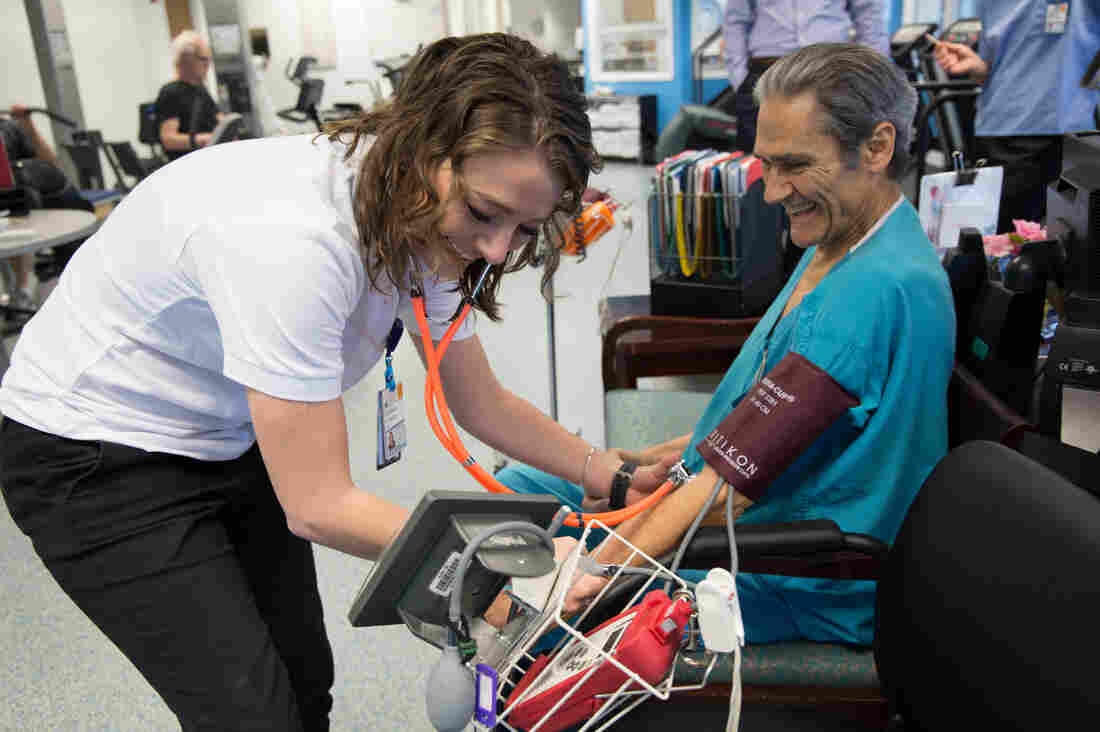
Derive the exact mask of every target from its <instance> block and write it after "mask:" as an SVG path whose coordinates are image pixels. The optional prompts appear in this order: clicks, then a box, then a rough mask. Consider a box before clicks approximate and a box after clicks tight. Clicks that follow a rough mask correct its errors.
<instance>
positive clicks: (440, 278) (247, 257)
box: [0, 34, 660, 730]
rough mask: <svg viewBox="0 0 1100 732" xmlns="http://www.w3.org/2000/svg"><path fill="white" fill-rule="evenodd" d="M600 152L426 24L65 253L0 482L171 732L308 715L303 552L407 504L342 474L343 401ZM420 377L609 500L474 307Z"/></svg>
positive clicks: (496, 264) (568, 93)
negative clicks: (326, 93) (318, 117)
mask: <svg viewBox="0 0 1100 732" xmlns="http://www.w3.org/2000/svg"><path fill="white" fill-rule="evenodd" d="M598 166H599V158H598V156H597V154H596V152H595V150H594V149H593V147H592V142H591V130H590V126H589V123H588V118H587V116H586V114H585V104H584V99H583V97H582V96H581V95H580V94H579V93H578V92H577V91H576V90H575V89H574V88H573V87H572V85H571V82H570V79H569V75H568V72H567V71H566V69H565V67H564V65H562V64H561V63H560V62H559V61H558V60H557V59H556V58H554V57H552V56H547V55H545V54H543V53H541V52H539V51H538V50H536V49H535V48H534V47H533V46H532V45H531V44H529V43H527V42H525V41H521V40H519V39H516V38H514V37H510V36H505V35H500V34H492V35H484V36H471V37H468V38H462V39H457V38H447V39H443V40H441V41H438V42H436V43H434V44H432V45H431V46H429V47H427V48H426V49H424V51H423V52H422V53H421V54H420V55H419V56H418V58H417V59H416V60H415V62H414V64H413V65H412V67H411V69H410V72H409V74H408V76H407V79H406V81H405V83H404V84H403V85H402V87H401V89H399V90H398V93H397V95H396V97H395V98H394V99H393V100H392V101H391V102H390V103H389V104H388V105H387V106H385V107H383V108H381V109H378V110H375V111H372V112H370V113H368V114H366V115H364V116H363V117H362V118H360V119H357V120H354V121H349V122H346V123H344V124H342V125H341V126H339V127H338V128H336V129H335V130H334V131H333V132H332V133H331V134H330V135H329V136H328V137H327V138H326V137H320V136H318V137H311V136H299V137H280V138H270V139H263V140H253V141H247V142H241V143H234V144H228V145H219V146H216V147H213V148H209V149H205V150H200V151H197V152H196V153H194V154H192V155H188V156H185V157H184V158H181V159H180V160H178V161H176V162H174V163H172V164H171V165H168V166H165V167H164V168H162V169H161V170H159V171H157V172H156V173H155V174H154V175H152V176H150V177H149V178H148V179H147V180H146V181H144V182H143V183H142V184H141V185H140V186H138V187H137V188H136V189H135V190H134V191H133V192H132V193H131V194H130V195H129V196H127V197H126V199H125V200H124V201H123V202H122V204H121V205H120V206H119V207H118V209H117V210H116V211H115V212H113V213H112V214H111V216H110V217H109V218H108V219H107V220H106V222H105V223H104V225H103V227H102V228H101V229H100V230H99V232H98V233H97V234H96V235H95V236H94V237H93V238H92V239H90V240H89V241H88V242H87V243H86V244H85V245H84V246H83V247H82V248H81V249H80V251H79V252H78V253H77V255H76V256H75V257H74V258H73V260H72V261H71V263H70V264H69V266H68V268H67V269H66V270H65V273H64V274H63V276H62V278H61V281H60V283H59V285H58V287H57V289H56V290H55V292H54V293H53V295H52V296H51V298H50V299H49V300H48V301H47V302H46V304H45V305H44V307H43V308H42V310H41V311H40V312H39V314H38V315H37V316H36V317H35V318H34V319H32V320H31V322H30V323H29V324H28V325H27V327H26V328H25V329H24V331H23V334H22V337H21V338H20V341H19V343H18V346H17V348H16V350H15V353H14V355H13V358H12V365H11V368H10V369H9V371H8V372H7V374H6V375H5V377H4V381H3V386H2V388H0V409H2V411H3V413H4V415H5V416H4V419H3V424H2V426H0V430H2V432H3V436H2V439H0V444H2V447H0V471H2V474H3V476H4V477H3V491H4V497H5V499H6V502H7V505H8V507H9V510H10V511H11V513H12V516H13V518H14V519H15V521H16V523H17V524H18V525H19V527H20V528H21V529H22V530H23V531H24V532H25V533H26V534H27V535H28V536H29V537H30V538H31V539H32V541H33V542H34V546H35V549H36V551H37V552H38V554H39V556H40V557H41V558H42V559H43V561H44V563H45V565H46V567H47V568H48V569H49V570H50V572H51V573H52V574H53V576H54V577H55V579H56V580H57V581H58V583H59V584H60V585H61V587H62V588H63V589H64V590H65V591H66V592H67V593H68V594H69V596H70V597H72V598H73V600H74V601H75V602H76V604H77V605H78V606H79V607H80V608H81V609H82V610H83V611H84V612H85V613H86V614H87V615H88V616H89V617H90V618H91V619H92V621H93V622H95V623H96V624H97V625H98V627H99V628H100V629H101V630H102V631H103V632H104V633H105V634H106V635H107V636H108V637H109V638H110V639H111V640H112V641H113V642H114V643H115V644H116V645H117V646H118V647H119V648H120V649H121V650H122V651H123V653H125V654H126V655H127V656H128V657H129V658H130V660H131V661H132V662H133V663H134V664H135V665H136V666H137V668H138V669H140V670H141V672H142V673H143V674H144V675H145V677H146V678H147V679H148V680H149V682H150V683H151V684H152V686H153V687H154V688H155V689H156V690H157V691H158V693H160V694H161V696H162V697H163V698H164V700H165V702H166V703H167V704H168V705H169V706H170V707H171V709H172V711H173V712H174V713H175V714H176V715H177V716H178V717H179V719H180V722H181V725H182V727H183V729H185V730H192V729H196V730H197V729H256V730H260V729H262V730H324V729H328V712H329V709H330V707H331V704H332V697H331V694H330V688H331V684H332V676H333V668H332V654H331V650H330V648H329V644H328V640H327V637H326V635H325V630H324V625H323V622H322V613H321V604H320V598H319V596H318V593H317V586H316V576H315V573H314V565H313V555H312V551H311V547H310V542H318V543H322V544H325V545H327V546H330V547H334V548H336V549H339V550H341V551H345V552H348V553H351V554H354V555H357V556H361V557H365V558H368V559H374V558H376V557H377V556H378V555H379V553H380V552H381V551H382V549H384V548H385V546H386V545H387V543H388V542H389V541H390V539H391V538H392V537H393V536H394V535H395V534H396V532H397V531H398V530H399V529H400V527H401V525H402V523H403V522H404V521H405V519H406V516H407V512H406V511H405V510H404V509H403V508H401V507H400V506H397V505H395V504H392V503H389V502H387V501H385V500H383V499H381V498H379V497H377V496H375V495H373V494H371V493H370V492H369V491H366V490H360V489H358V488H357V487H356V486H355V485H354V484H353V483H352V480H351V475H350V469H349V465H348V444H347V431H346V424H345V420H344V412H343V406H342V402H341V394H342V393H343V392H344V391H346V390H347V389H348V388H349V387H351V386H352V385H353V384H355V383H356V382H357V381H359V380H360V379H361V378H362V377H363V375H364V374H365V373H366V372H367V370H368V369H370V368H371V367H372V366H373V365H374V364H375V363H376V362H377V361H378V360H379V358H380V356H381V355H382V353H383V351H384V348H385V343H386V340H387V336H388V335H389V334H390V333H391V330H392V329H393V328H394V324H395V319H396V318H397V316H398V315H403V316H404V319H405V322H406V323H409V324H410V325H411V324H412V323H413V319H412V317H411V316H410V315H409V314H408V312H409V303H410V295H409V293H410V288H412V287H413V286H416V287H418V288H420V289H422V290H423V292H424V299H425V302H426V305H427V310H428V316H429V318H430V319H431V321H432V330H433V336H434V337H435V338H436V339H438V338H439V337H440V336H441V335H442V333H443V330H444V329H445V327H446V325H447V321H448V320H449V319H451V318H452V317H453V316H454V314H455V313H456V311H457V309H458V307H459V305H460V304H461V301H462V298H463V297H466V296H469V295H470V293H471V290H472V287H473V282H474V281H475V279H476V277H477V275H479V274H480V273H481V270H482V268H483V267H484V266H485V263H486V262H487V263H489V264H490V265H492V269H491V273H490V274H489V276H488V278H487V280H486V283H485V285H484V287H483V288H482V289H481V290H480V291H479V292H478V293H477V295H476V298H475V307H476V309H478V310H480V311H481V312H482V313H484V314H485V315H487V316H488V317H490V318H496V317H497V303H496V299H495V298H496V293H497V289H498V286H499V282H500V277H501V276H502V275H503V274H504V273H505V272H506V271H510V270H512V269H515V268H517V267H521V266H523V265H525V264H527V263H528V262H529V261H530V260H531V258H532V256H533V254H534V252H535V246H536V238H537V235H538V234H539V233H540V232H541V233H543V234H544V235H547V236H552V235H553V234H554V231H553V227H552V225H551V222H552V215H553V214H555V213H556V212H566V213H572V212H575V211H577V210H578V206H579V203H580V200H581V194H582V193H583V191H584V189H585V186H586V184H587V180H588V176H589V172H590V171H592V170H594V169H597V168H598ZM552 240H556V239H553V238H552ZM556 263H557V252H556V250H555V251H554V252H552V254H551V256H550V257H549V262H548V263H547V268H546V276H549V274H550V273H551V272H552V271H553V269H554V267H555V266H556ZM456 281H457V283H458V288H457V291H456V287H455V282H456ZM414 340H415V339H414ZM417 347H418V348H420V346H419V344H418V345H417ZM440 371H441V378H442V381H443V386H444V388H445V390H446V394H447V398H448V402H449V404H450V406H451V408H452V410H453V412H454V416H455V418H456V420H457V422H458V423H459V424H460V425H462V426H463V427H464V428H465V429H466V430H467V431H469V432H470V433H471V434H473V435H474V436H475V437H477V438H479V439H480V440H482V441H483V442H485V443H487V444H489V445H492V446H494V447H496V448H497V449H499V450H501V451H502V452H504V453H506V454H508V455H511V456H513V457H515V458H516V459H519V460H522V461H524V462H526V463H529V464H533V465H536V466H538V467H540V468H542V469H544V470H546V471H548V472H550V473H554V474H556V475H560V476H562V477H564V478H566V479H569V480H572V481H574V482H579V481H583V482H585V484H586V485H588V486H589V489H590V492H591V493H593V494H596V495H599V494H601V493H602V494H604V495H606V494H607V492H608V491H609V489H610V483H611V478H612V476H613V474H614V472H615V471H616V469H617V468H618V467H619V465H620V464H621V461H620V460H618V458H617V455H616V454H614V453H610V452H595V453H593V449H592V448H591V447H590V446H589V445H588V444H587V443H586V442H585V441H584V440H582V439H580V438H579V437H577V436H575V435H572V434H570V433H568V432H567V431H566V430H565V429H563V428H562V427H560V426H559V425H557V424H556V423H555V422H553V421H552V420H551V419H550V418H549V417H547V416H545V415H543V414H542V413H540V412H539V411H538V410H536V409H535V408H534V407H533V406H532V405H530V404H529V403H528V402H526V401H525V400H523V399H521V398H519V397H518V396H516V395H514V394H512V393H510V392H509V391H507V390H506V389H504V388H503V387H502V386H501V385H500V383H499V382H498V381H497V380H496V378H495V377H494V376H493V373H492V370H491V369H490V367H489V364H488V362H487V360H486V357H485V353H484V351H483V349H482V347H481V345H480V342H479V341H478V338H477V336H476V335H475V334H474V324H473V318H471V319H469V321H467V322H466V323H465V324H464V325H463V326H462V327H461V328H460V329H459V331H458V333H457V335H456V336H455V339H454V342H453V344H452V345H451V347H450V349H449V350H448V351H447V355H446V358H444V359H443V361H442V364H441V367H440ZM659 480H660V476H659V475H657V471H656V470H654V471H652V474H647V473H645V472H644V471H641V470H640V471H639V476H638V477H637V478H636V480H635V487H639V486H641V487H643V488H645V487H648V486H649V484H650V483H652V484H653V486H655V485H656V484H657V482H659ZM288 527H289V530H288Z"/></svg>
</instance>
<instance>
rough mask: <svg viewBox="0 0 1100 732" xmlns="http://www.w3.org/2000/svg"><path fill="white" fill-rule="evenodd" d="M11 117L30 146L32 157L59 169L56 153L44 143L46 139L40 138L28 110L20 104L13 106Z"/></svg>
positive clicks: (59, 163) (59, 164)
mask: <svg viewBox="0 0 1100 732" xmlns="http://www.w3.org/2000/svg"><path fill="white" fill-rule="evenodd" d="M11 116H12V119H14V120H15V121H16V122H17V123H18V124H19V127H20V129H22V130H23V133H24V134H25V135H26V136H27V140H28V141H29V142H30V144H31V149H32V150H33V151H34V157H36V158H38V159H39V160H45V161H46V162H47V163H52V164H54V165H56V166H58V167H60V166H61V162H60V161H59V160H58V159H57V153H56V152H54V150H53V148H52V147H50V144H49V143H48V142H46V139H45V138H44V137H42V135H41V133H39V131H38V128H37V127H35V126H34V121H33V120H32V119H31V114H30V110H28V109H27V108H26V107H24V106H23V105H22V104H13V105H12V107H11Z"/></svg>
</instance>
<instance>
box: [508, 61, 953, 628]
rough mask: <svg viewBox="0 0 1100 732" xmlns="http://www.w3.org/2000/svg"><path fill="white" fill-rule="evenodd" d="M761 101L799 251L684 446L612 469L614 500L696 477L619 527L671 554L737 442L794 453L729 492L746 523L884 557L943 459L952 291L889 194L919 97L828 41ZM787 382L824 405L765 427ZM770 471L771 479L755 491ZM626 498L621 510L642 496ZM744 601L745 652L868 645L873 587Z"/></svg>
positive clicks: (744, 585) (895, 188) (783, 592)
mask: <svg viewBox="0 0 1100 732" xmlns="http://www.w3.org/2000/svg"><path fill="white" fill-rule="evenodd" d="M755 95H756V98H757V101H758V103H759V104H760V116H759V126H758V131H757V138H756V146H755V150H754V152H755V154H756V155H757V156H758V157H759V158H760V159H761V161H762V162H763V169H764V182H765V186H766V192H765V198H766V200H767V201H769V202H771V203H779V204H782V205H783V207H784V208H785V209H786V211H787V213H788V215H789V216H790V221H791V229H790V235H791V241H793V242H794V243H795V244H796V245H798V246H799V247H802V248H804V249H805V250H806V251H805V254H804V255H803V256H802V259H801V261H800V262H799V264H798V267H797V268H796V270H795V271H794V273H793V274H792V275H791V278H790V280H789V281H788V283H787V285H786V287H785V288H784V289H783V291H782V292H780V294H779V296H778V297H777V298H776V300H775V302H773V303H772V305H771V307H770V308H769V309H768V311H767V313H766V314H765V315H764V317H763V318H762V319H761V320H760V323H759V324H758V325H757V327H756V329H755V330H754V331H753V333H752V335H751V336H750V337H749V339H748V341H747V342H746V343H745V346H744V347H743V348H742V350H741V352H740V354H739V355H738V357H737V359H736V360H735V361H734V363H733V364H732V365H731V366H730V368H729V370H728V371H727V372H726V375H725V378H724V379H723V380H722V382H721V384H719V386H718V389H717V391H716V392H715V394H714V396H713V398H712V399H711V401H710V404H709V406H708V407H707V408H706V410H705V411H704V412H703V414H702V416H701V417H700V418H699V421H698V423H697V424H696V427H695V430H694V432H693V433H692V434H690V435H684V436H683V437H681V438H679V439H675V440H672V441H670V442H668V443H665V444H662V445H657V446H655V447H651V448H649V449H648V450H645V451H643V452H641V453H638V454H635V455H631V454H628V453H622V456H623V458H624V459H625V460H626V463H627V464H626V465H625V466H624V468H625V469H623V470H621V471H620V472H621V473H622V474H623V476H624V477H623V478H621V479H620V486H621V485H622V484H623V483H625V482H627V481H628V478H626V477H625V476H626V474H628V473H629V472H630V470H629V468H630V465H629V463H630V462H633V461H637V462H641V463H652V462H654V461H657V460H660V459H667V458H668V457H669V456H670V455H675V456H682V458H683V460H684V461H685V463H686V465H687V468H688V469H689V470H690V471H691V472H692V473H694V477H693V478H692V479H691V480H689V481H688V482H687V483H685V484H684V485H683V486H682V487H681V488H679V489H678V490H676V491H675V492H673V493H671V494H670V495H669V496H667V497H666V498H664V499H663V500H662V501H661V502H660V503H659V504H658V505H657V506H655V507H654V508H652V509H650V510H649V511H647V512H645V513H643V514H641V515H639V516H638V517H636V518H634V519H631V520H630V521H628V522H626V523H624V524H622V525H621V526H620V527H619V529H618V533H619V534H620V535H622V536H624V537H626V538H627V539H628V540H630V541H631V542H632V543H634V544H635V545H636V546H638V547H639V548H641V549H642V550H643V551H644V552H646V553H647V554H649V555H650V556H659V555H662V554H664V553H667V552H669V551H670V550H672V549H674V548H675V547H676V545H677V544H678V543H679V541H680V540H681V538H682V537H683V535H684V534H685V532H686V530H687V529H688V527H689V526H690V525H691V523H692V521H693V520H694V519H695V517H696V516H697V515H698V513H699V512H700V511H701V510H702V509H703V508H704V506H705V504H706V500H707V498H708V496H709V495H710V494H711V492H712V489H713V487H714V486H715V485H716V483H717V479H718V478H719V473H721V475H722V477H726V478H730V474H729V471H727V470H726V469H725V467H724V465H723V463H722V461H721V460H720V459H711V458H710V457H708V459H707V460H706V461H704V458H703V455H702V454H701V452H700V449H701V450H702V452H703V453H707V452H708V447H707V446H708V444H709V445H710V446H711V448H713V447H715V446H716V445H717V446H719V447H721V446H724V445H726V444H727V443H726V442H723V441H726V440H728V441H730V443H732V442H737V441H739V440H740V441H741V443H739V444H740V449H742V450H743V451H748V450H749V449H752V450H754V451H755V452H756V453H758V454H776V453H782V452H784V449H783V448H785V447H787V446H792V445H799V446H803V447H801V449H800V450H798V451H791V450H787V452H788V453H791V452H794V454H788V455H787V456H786V458H785V459H782V460H779V461H778V462H776V461H773V464H771V465H761V466H758V467H759V468H760V469H759V471H758V472H755V473H754V472H753V471H742V473H743V474H742V475H741V476H740V477H738V476H734V478H737V479H731V483H730V485H731V486H733V487H734V488H735V489H736V493H735V495H734V496H733V501H734V505H735V506H736V511H735V515H739V519H738V522H739V523H740V524H750V523H773V522H782V521H794V520H801V519H814V518H828V519H832V520H834V521H836V522H837V524H838V525H839V526H840V527H841V528H842V529H843V530H845V531H854V532H862V533H867V534H870V535H873V536H875V537H877V538H879V539H881V540H883V541H885V542H888V543H889V542H893V540H894V538H895V535H896V534H897V531H898V529H899V528H900V526H901V522H902V519H903V517H904V516H905V513H906V511H907V510H908V508H909V504H910V503H911V502H912V500H913V498H914V497H915V495H916V493H917V491H918V489H919V488H920V486H921V484H922V483H923V482H924V480H925V478H926V477H927V476H928V474H929V473H930V472H931V471H932V469H933V467H934V466H935V465H936V463H937V462H938V461H939V459H940V458H941V457H943V455H944V454H945V453H946V450H947V384H948V380H949V378H950V374H951V367H952V363H953V361H954V342H955V334H954V328H955V316H954V310H953V305H952V299H951V290H950V287H949V285H948V281H947V277H946V275H945V273H944V270H943V267H942V266H941V265H940V262H939V261H938V260H937V258H936V255H935V252H934V250H933V248H932V245H931V244H930V243H929V241H928V239H927V237H926V236H925V234H924V232H923V230H922V229H921V226H920V222H919V221H918V218H917V212H916V210H915V209H914V208H913V206H912V205H911V204H910V203H909V202H908V201H907V200H905V198H904V197H903V196H902V193H901V189H900V187H899V183H898V179H899V178H900V177H901V176H902V174H903V173H904V171H905V168H906V163H907V157H908V156H907V144H908V140H909V131H910V126H911V123H912V120H913V114H914V109H915V106H916V96H915V93H914V91H913V89H912V87H910V86H909V84H908V83H907V82H906V80H905V77H904V76H903V75H902V73H901V72H900V71H899V70H898V69H897V67H895V66H894V65H893V64H892V63H891V62H890V60H889V59H887V58H886V57H885V56H883V55H881V54H879V53H878V52H876V51H874V50H872V49H870V48H867V47H865V46H860V45H854V44H835V43H831V44H817V45H813V46H809V47H807V48H804V49H802V50H800V51H797V52H795V53H793V54H791V55H789V56H786V57H784V58H783V59H781V60H780V61H778V62H777V63H775V64H774V65H773V66H772V67H771V68H769V69H768V71H767V72H766V73H765V74H764V75H763V76H762V77H761V79H760V81H759V82H758V83H757V85H756V89H755ZM792 379H793V380H794V382H797V383H799V384H800V385H801V386H800V387H799V388H800V389H807V390H812V391H814V392H815V393H819V394H822V395H825V396H823V397H822V398H816V399H806V400H804V402H803V404H802V406H803V407H808V409H803V410H802V411H801V412H800V413H799V414H798V415H796V416H793V417H792V418H790V419H786V418H784V419H783V420H777V421H773V422H768V419H769V416H768V415H766V414H765V412H766V411H770V410H767V409H762V408H761V407H760V401H759V400H758V399H757V398H756V396H757V392H759V391H760V390H761V386H762V385H764V386H765V390H770V394H771V395H775V394H779V392H777V391H775V388H776V385H777V384H779V385H782V384H786V383H790V381H791V380H792ZM784 393H786V392H784ZM780 396H781V397H782V394H780ZM759 398H760V399H766V397H764V396H760V397H759ZM717 452H719V451H717V450H714V449H710V450H709V454H710V455H711V456H714V455H715V454H716V453H717ZM727 453H728V450H727ZM719 457H720V456H719ZM712 465H713V466H717V467H718V469H719V472H716V470H715V467H712ZM746 473H747V474H746ZM769 473H770V474H771V478H770V479H765V480H758V479H757V478H759V477H763V476H766V475H768V474H769ZM498 478H499V479H500V480H501V481H502V482H504V483H505V484H507V485H509V486H511V487H512V488H514V489H516V490H518V491H521V492H533V491H539V492H553V493H556V494H557V495H559V496H561V497H563V498H564V499H565V500H567V501H568V502H569V503H571V504H572V505H574V506H576V507H578V508H579V507H580V504H581V503H582V502H583V503H584V505H585V506H586V507H599V506H601V505H605V504H606V502H605V501H604V499H606V498H607V496H595V495H591V494H590V495H588V496H584V494H583V493H582V490H581V487H578V486H570V485H568V484H564V483H562V482H560V481H556V480H554V479H551V478H549V476H546V475H545V474H541V473H538V472H537V471H534V470H532V469H530V468H527V467H526V466H516V467H510V468H507V469H505V470H504V471H502V472H501V473H500V474H499V475H498ZM605 490H606V489H605ZM724 490H725V489H723V493H722V494H720V496H719V500H724ZM590 493H591V492H590ZM626 495H627V501H628V502H629V501H630V500H632V499H634V498H636V497H637V496H636V495H635V494H634V492H632V491H629V492H627V494H626ZM716 505H721V504H716ZM612 544H614V546H612ZM621 547H622V545H621V544H618V543H615V542H608V543H607V544H606V545H605V546H604V547H602V548H601V549H597V552H596V553H597V556H598V557H599V558H600V559H601V560H603V561H615V560H616V559H619V560H621V559H623V558H624V557H619V556H616V552H617V550H618V549H620V548H621ZM604 581H605V580H602V579H599V578H596V577H585V578H583V579H582V580H580V581H579V582H578V583H577V584H576V585H575V586H574V588H573V590H572V592H573V600H574V601H575V602H583V600H584V598H585V597H587V596H591V595H592V594H594V593H595V592H596V591H598V590H599V589H600V587H601V586H602V583H603V582H604ZM737 587H738V592H739V595H740V598H741V604H742V608H743V615H744V620H745V626H746V635H747V640H748V641H749V642H757V643H759V642H769V641H779V640H793V639H797V638H808V639H812V640H819V641H840V642H848V643H857V644H869V643H870V642H871V639H872V634H873V615H874V593H875V585H874V583H872V582H867V581H851V580H843V581H840V580H825V579H806V578H790V577H777V576H770V575H752V574H741V575H739V576H738V577H737Z"/></svg>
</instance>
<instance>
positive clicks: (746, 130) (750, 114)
mask: <svg viewBox="0 0 1100 732" xmlns="http://www.w3.org/2000/svg"><path fill="white" fill-rule="evenodd" d="M762 73H763V72H762V71H761V70H760V69H757V68H753V67H752V66H751V65H750V67H749V71H748V75H747V76H745V80H744V81H742V82H741V86H739V87H737V92H736V93H735V94H734V96H733V114H734V116H735V117H737V149H738V150H741V151H742V152H745V153H751V152H752V150H753V146H755V145H756V118H757V116H758V115H759V114H760V108H759V107H757V106H756V100H755V99H753V96H752V90H753V87H755V86H756V82H757V81H759V80H760V75H761V74H762Z"/></svg>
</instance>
